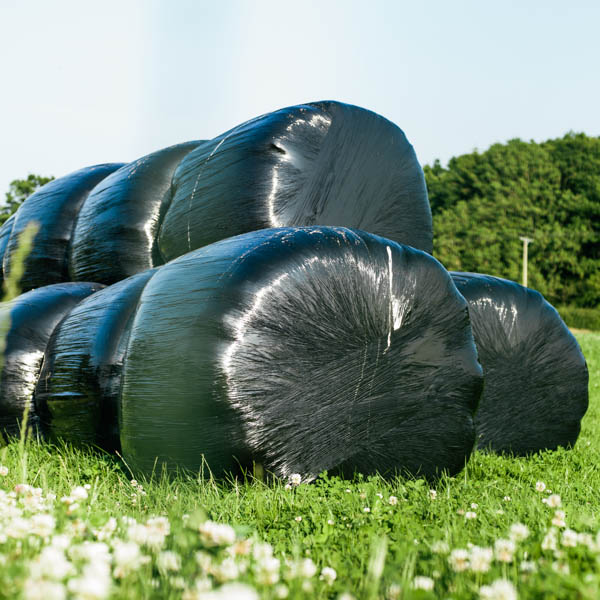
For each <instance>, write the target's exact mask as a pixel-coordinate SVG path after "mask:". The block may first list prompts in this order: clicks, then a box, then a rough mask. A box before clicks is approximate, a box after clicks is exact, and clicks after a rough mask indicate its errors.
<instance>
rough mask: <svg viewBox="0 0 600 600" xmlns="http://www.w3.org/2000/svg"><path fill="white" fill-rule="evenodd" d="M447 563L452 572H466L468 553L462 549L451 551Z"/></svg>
mask: <svg viewBox="0 0 600 600" xmlns="http://www.w3.org/2000/svg"><path fill="white" fill-rule="evenodd" d="M448 562H449V563H450V566H451V567H452V570H453V571H456V572H457V573H460V572H461V571H466V570H467V569H468V568H469V553H468V552H467V550H464V549H463V548H457V549H456V550H452V552H451V553H450V556H449V557H448Z"/></svg>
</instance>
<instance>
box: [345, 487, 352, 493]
mask: <svg viewBox="0 0 600 600" xmlns="http://www.w3.org/2000/svg"><path fill="white" fill-rule="evenodd" d="M344 491H345V492H346V494H350V493H351V492H352V490H351V489H350V488H346V489H345V490H344Z"/></svg>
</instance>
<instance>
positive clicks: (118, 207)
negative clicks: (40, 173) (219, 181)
mask: <svg viewBox="0 0 600 600" xmlns="http://www.w3.org/2000/svg"><path fill="white" fill-rule="evenodd" d="M199 143H200V142H198V141H196V142H186V143H183V144H178V145H176V146H170V147H169V148H164V149H162V150H158V151H157V152H153V153H152V154H148V155H147V156H144V157H142V158H140V159H138V160H136V161H134V162H132V163H129V164H127V165H124V166H123V167H121V168H120V169H118V170H117V171H115V172H114V173H112V174H111V175H109V176H108V177H106V178H105V179H103V180H102V181H101V182H100V183H99V184H98V185H97V186H96V187H95V188H94V189H93V190H92V191H91V192H90V194H89V196H88V197H87V198H86V200H85V202H84V203H83V206H82V207H81V210H80V211H79V215H78V217H77V221H76V224H75V230H74V233H73V239H72V241H71V247H70V257H69V259H70V262H69V268H70V273H71V277H72V279H73V280H74V281H77V280H80V281H81V280H83V281H98V282H100V283H105V284H111V283H115V282H116V281H120V280H121V279H125V278H126V277H129V276H130V275H134V274H135V273H140V272H141V271H145V270H146V269H150V268H151V267H153V266H154V265H155V264H161V262H162V261H161V260H160V259H158V260H153V251H154V253H155V256H156V257H159V256H160V255H159V253H158V252H157V250H156V249H155V248H154V244H155V237H156V233H157V229H158V224H159V219H160V218H161V215H160V212H161V205H162V204H163V203H168V202H169V201H170V193H171V177H172V175H173V171H174V170H175V168H176V167H177V165H178V164H179V162H180V161H181V160H182V158H183V157H184V156H185V155H186V154H188V153H189V152H190V150H192V149H194V148H195V147H196V146H197V145H198V144H199Z"/></svg>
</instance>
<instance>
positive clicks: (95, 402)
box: [35, 270, 154, 450]
mask: <svg viewBox="0 0 600 600" xmlns="http://www.w3.org/2000/svg"><path fill="white" fill-rule="evenodd" d="M153 274H154V270H152V271H146V272H144V273H140V274H138V275H135V276H133V277H130V278H128V279H125V280H124V281H121V282H119V283H116V284H114V285H112V286H110V287H107V288H104V289H103V290H100V291H99V292H97V293H95V294H94V295H93V296H90V297H89V298H86V299H85V300H84V301H83V302H81V303H80V304H78V305H77V306H76V307H75V308H73V310H72V311H71V312H70V313H69V314H68V316H66V317H65V318H64V319H63V321H62V322H61V323H60V325H59V326H58V327H57V328H56V329H55V331H54V334H53V335H52V338H51V339H50V342H49V343H48V347H47V351H46V357H45V359H44V366H43V368H42V371H41V374H40V378H39V381H38V385H37V387H36V390H35V405H36V409H37V412H38V414H39V416H40V419H41V421H42V426H43V429H44V431H45V432H46V434H47V436H48V438H50V439H55V438H63V439H67V440H69V441H70V442H73V443H76V444H81V443H87V444H95V445H98V446H100V447H102V448H104V449H106V450H115V449H116V450H118V449H119V448H120V444H119V426H118V404H119V388H120V384H121V370H122V367H123V355H124V352H125V346H126V343H127V340H128V336H129V329H130V326H131V321H132V316H133V314H134V311H135V308H136V306H137V302H138V299H139V296H140V294H141V292H142V290H143V289H144V286H145V285H146V283H147V282H148V280H149V279H150V277H152V275H153Z"/></svg>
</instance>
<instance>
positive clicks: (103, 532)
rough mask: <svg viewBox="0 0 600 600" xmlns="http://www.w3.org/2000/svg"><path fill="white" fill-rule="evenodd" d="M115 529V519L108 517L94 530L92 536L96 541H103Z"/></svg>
mask: <svg viewBox="0 0 600 600" xmlns="http://www.w3.org/2000/svg"><path fill="white" fill-rule="evenodd" d="M116 529H117V520H116V519H115V518H114V517H110V519H108V521H106V523H105V524H104V525H103V526H102V527H101V528H100V529H96V530H94V536H95V537H96V539H97V540H98V541H100V542H103V541H104V540H107V539H109V538H111V537H112V535H113V533H114V532H115V531H116Z"/></svg>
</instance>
